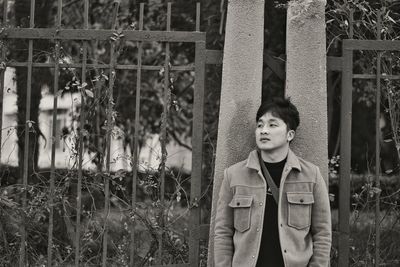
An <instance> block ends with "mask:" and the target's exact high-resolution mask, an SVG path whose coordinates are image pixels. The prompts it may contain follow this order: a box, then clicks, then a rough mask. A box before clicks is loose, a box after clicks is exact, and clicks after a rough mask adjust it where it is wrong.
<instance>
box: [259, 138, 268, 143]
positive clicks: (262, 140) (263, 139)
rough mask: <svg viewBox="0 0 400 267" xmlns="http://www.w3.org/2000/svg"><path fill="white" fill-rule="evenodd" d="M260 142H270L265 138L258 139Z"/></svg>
mask: <svg viewBox="0 0 400 267" xmlns="http://www.w3.org/2000/svg"><path fill="white" fill-rule="evenodd" d="M260 141H261V142H266V141H270V139H269V138H267V137H262V138H260Z"/></svg>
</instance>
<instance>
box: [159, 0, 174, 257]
mask: <svg viewBox="0 0 400 267" xmlns="http://www.w3.org/2000/svg"><path fill="white" fill-rule="evenodd" d="M166 30H167V31H170V30H171V2H168V4H167V29H166ZM169 71H170V44H169V43H168V42H166V43H165V62H164V107H163V114H162V119H161V120H162V123H161V125H162V129H161V166H160V167H161V174H160V200H161V207H162V209H161V214H160V228H161V233H160V236H159V240H158V260H157V262H158V264H161V263H162V251H163V240H162V239H163V236H164V231H163V230H164V212H163V207H164V195H165V162H166V161H167V155H168V152H167V150H166V142H167V140H166V139H167V123H168V109H169V102H170V94H171V92H170V88H169V87H170V80H169V78H170V75H169Z"/></svg>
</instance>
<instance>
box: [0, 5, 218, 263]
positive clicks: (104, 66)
mask: <svg viewBox="0 0 400 267" xmlns="http://www.w3.org/2000/svg"><path fill="white" fill-rule="evenodd" d="M89 2H90V1H89V0H84V5H83V6H84V10H83V12H84V15H83V17H84V27H83V28H82V29H63V26H62V24H61V21H62V20H61V17H62V12H63V11H62V6H63V1H62V0H58V1H57V16H56V18H57V19H56V25H55V28H35V24H34V22H35V0H32V1H31V2H30V3H31V10H30V17H29V28H16V27H5V26H4V25H7V23H8V18H7V13H8V12H7V10H8V1H7V0H4V1H3V4H4V6H3V10H4V12H3V28H2V29H1V33H0V39H1V40H2V41H3V42H7V41H9V40H28V58H27V60H26V61H25V62H16V61H15V60H12V59H7V58H6V50H5V48H4V47H3V49H2V53H1V62H2V65H3V68H2V72H1V81H2V83H1V88H0V92H1V95H0V98H1V101H0V103H1V105H2V106H1V107H0V112H2V111H3V91H4V75H5V71H6V68H8V67H14V68H26V69H27V88H26V92H27V98H26V99H27V101H26V124H25V136H24V138H25V144H26V145H25V149H24V153H23V157H24V160H23V162H24V166H23V177H22V189H23V191H22V192H23V193H22V195H21V199H20V204H21V207H22V210H26V209H27V207H28V204H29V203H28V190H27V188H28V187H29V184H30V183H31V182H30V179H31V177H30V175H29V171H28V161H29V158H28V157H29V155H30V154H29V146H28V145H27V144H29V141H30V140H29V139H30V138H31V137H30V134H29V133H30V131H31V129H30V128H31V126H32V125H31V123H32V121H31V114H30V110H31V92H32V88H31V84H32V73H33V70H34V69H35V68H48V69H52V70H53V72H52V73H54V75H53V77H52V79H53V85H52V88H53V92H52V93H53V96H54V103H53V105H54V106H53V109H52V139H54V140H56V139H57V138H60V137H59V135H60V133H59V132H57V131H58V130H57V129H58V128H57V106H58V96H59V91H60V85H59V83H60V81H59V79H60V77H59V75H60V74H59V73H60V70H61V69H65V68H73V69H75V70H79V72H80V77H81V81H82V83H84V82H85V81H86V80H87V79H88V76H87V73H88V71H90V70H93V69H96V70H105V71H107V73H108V75H107V76H108V77H107V80H108V90H107V94H108V96H107V98H106V101H107V104H106V106H107V108H106V109H107V110H108V112H107V122H108V124H109V125H107V127H106V137H105V143H106V147H107V148H106V152H105V168H104V169H103V170H102V172H103V174H105V175H103V176H100V177H102V179H103V181H102V182H101V183H100V184H103V185H104V188H103V189H102V190H104V210H103V212H104V214H105V215H104V216H105V218H104V225H102V226H101V228H102V229H101V235H100V236H99V238H101V239H102V250H101V254H102V255H101V265H102V266H110V265H112V264H111V263H110V262H109V261H108V259H109V257H110V255H109V252H108V249H107V248H108V247H109V246H110V244H109V243H110V241H109V227H110V226H109V221H108V220H107V216H109V214H110V184H111V182H112V181H111V178H110V175H109V174H110V173H111V170H110V165H111V156H110V155H111V151H110V143H111V135H112V125H111V122H112V121H113V118H112V116H113V115H112V112H110V110H112V107H113V90H114V87H115V85H114V82H115V80H116V79H118V77H117V71H118V70H129V71H136V90H135V99H136V102H135V112H134V114H132V118H131V119H132V121H134V126H133V129H134V131H133V136H134V138H132V140H133V148H134V149H133V151H132V159H131V166H132V177H131V179H132V188H131V191H132V194H131V201H130V207H129V209H130V210H131V212H132V213H133V214H134V212H135V209H137V183H138V147H139V131H140V125H139V123H140V122H139V118H140V110H141V84H142V71H155V72H160V71H162V75H163V83H164V86H163V92H162V94H163V96H162V99H163V111H162V115H161V126H162V127H161V133H160V140H161V143H162V144H161V149H162V151H161V155H162V159H161V164H160V167H159V170H160V176H159V177H160V188H159V194H160V202H159V205H161V206H162V205H164V202H165V201H166V200H165V186H166V185H165V176H166V170H165V169H166V166H165V161H166V159H165V157H166V156H167V151H166V139H167V113H168V108H169V106H168V104H169V103H170V101H171V92H170V89H169V88H170V86H171V73H172V72H176V71H191V72H195V81H194V86H193V87H194V93H193V94H194V96H193V118H192V125H191V129H192V131H191V143H192V166H191V177H190V196H189V198H190V200H189V204H188V210H189V213H190V215H189V221H188V225H189V228H190V229H189V231H188V232H189V233H190V234H189V236H188V249H189V253H188V262H186V263H185V262H184V261H183V262H182V263H179V264H174V265H169V266H198V264H199V256H200V240H207V239H208V225H202V224H201V220H200V207H199V202H200V198H201V194H202V192H201V183H202V168H203V164H202V157H203V123H204V122H203V120H204V119H203V113H204V103H203V102H204V83H205V66H206V64H216V63H218V64H219V63H220V61H221V59H220V53H219V52H218V51H210V50H206V35H205V33H204V32H200V4H199V3H198V4H197V6H196V7H194V8H196V29H194V31H171V3H168V4H167V10H168V11H167V18H166V21H167V23H166V25H167V26H166V29H165V31H146V30H144V28H143V19H144V8H145V6H144V4H143V3H141V4H140V12H139V13H140V14H139V25H138V29H136V30H123V31H117V29H116V22H117V14H118V8H119V1H114V6H113V23H112V28H111V29H103V30H95V29H90V28H89V10H90V3H89ZM116 39H120V40H121V41H122V42H128V41H129V42H135V43H136V44H137V49H138V50H137V55H138V56H137V63H136V64H121V63H118V62H117V58H116V49H117V48H116ZM37 40H48V41H49V42H51V43H52V44H53V45H54V48H53V49H54V55H55V59H56V60H54V62H34V60H33V51H34V43H35V41H37ZM64 41H76V42H81V44H82V48H81V58H80V62H72V63H66V62H62V61H60V60H58V59H59V58H60V54H61V45H62V42H64ZM93 42H108V43H109V45H110V50H109V58H110V62H109V63H99V62H95V61H93V60H92V61H88V51H89V49H90V45H91V43H93ZM145 42H160V43H162V44H163V46H164V49H165V60H164V64H163V65H156V66H155V65H144V64H143V63H142V57H143V44H144V43H145ZM182 42H186V43H192V44H194V47H195V57H194V62H193V63H189V64H187V65H184V66H174V65H171V59H170V45H171V44H173V43H182ZM86 94H90V92H87V91H86ZM87 97H88V95H85V91H83V93H81V100H80V101H81V103H82V104H81V105H84V104H85V101H86V100H85V99H86V98H87ZM86 115H87V114H85V109H83V108H81V109H80V113H79V122H78V125H81V126H82V125H84V121H85V116H86ZM1 117H2V116H1V114H0V118H1ZM0 128H2V121H1V120H0ZM77 134H78V138H77V140H79V143H78V144H76V147H77V159H78V161H77V162H78V164H77V166H76V172H77V178H76V179H77V185H76V190H77V192H76V196H77V198H76V207H75V209H76V218H75V222H74V224H75V225H74V227H73V228H74V229H75V232H74V242H73V250H74V253H73V254H74V260H73V261H72V260H71V261H69V264H71V263H72V262H74V265H75V266H81V265H84V264H85V263H83V262H82V261H81V257H82V247H81V243H82V238H83V234H84V233H83V232H82V213H83V208H82V183H83V181H84V176H85V174H84V168H83V158H84V156H83V154H84V150H85V145H84V142H83V139H84V135H85V133H84V129H83V127H81V128H79V129H78V132H77ZM0 138H1V136H0ZM3 141H4V140H3ZM1 142H2V140H0V143H1ZM55 161H56V142H51V167H50V181H49V195H48V207H49V210H48V212H49V214H48V220H49V221H48V223H49V224H48V225H49V228H48V241H47V261H46V262H47V265H48V266H52V265H53V264H54V262H55V261H54V260H55V255H54V247H55V242H54V240H55V238H57V237H55V236H54V229H55V227H57V225H55V223H54V218H55V209H54V205H55V203H54V201H55V200H54V199H55V197H56V194H57V192H56V181H57V172H56V169H57V168H56V164H55ZM21 216H22V217H21V224H20V229H19V235H20V240H19V244H20V249H19V252H20V253H19V266H26V265H27V264H28V265H30V263H29V259H28V258H27V246H28V245H29V244H28V242H29V241H28V235H30V234H32V233H29V231H28V229H27V228H26V225H25V222H26V215H24V213H22V214H21ZM24 218H25V219H24ZM129 227H131V231H130V233H131V235H130V241H129V242H130V249H129V251H130V253H129V258H130V259H129V263H126V264H127V265H129V266H134V265H136V264H137V262H135V259H136V258H135V254H136V253H137V251H136V247H137V242H139V241H138V240H137V237H136V234H135V222H132V224H131V225H130V226H129ZM160 228H161V230H160V231H159V232H158V235H159V237H160V238H159V239H158V240H159V241H158V253H157V255H158V257H157V258H156V259H155V261H154V264H156V265H162V264H164V263H163V262H162V259H161V258H162V255H163V247H164V244H163V238H162V235H163V226H162V225H160ZM135 244H136V245H135ZM71 255H72V253H71ZM98 264H100V262H99V263H98Z"/></svg>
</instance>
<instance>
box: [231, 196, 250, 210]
mask: <svg viewBox="0 0 400 267" xmlns="http://www.w3.org/2000/svg"><path fill="white" fill-rule="evenodd" d="M252 202H253V197H252V196H235V197H233V199H232V201H231V202H230V203H229V207H231V208H250V207H251V203H252Z"/></svg>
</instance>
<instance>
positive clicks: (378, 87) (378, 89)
mask: <svg viewBox="0 0 400 267" xmlns="http://www.w3.org/2000/svg"><path fill="white" fill-rule="evenodd" d="M376 30H377V33H376V38H377V40H380V39H381V12H380V10H378V12H377V27H376ZM381 60H382V52H381V51H379V52H378V55H377V58H376V100H375V101H376V110H375V183H376V185H375V186H376V187H377V188H380V187H381V186H380V171H381V170H380V169H381V168H380V167H381V160H380V154H381V147H380V139H381V136H380V133H381V129H380V123H379V121H380V115H381V76H382V75H381ZM379 226H380V192H376V196H375V266H376V267H378V266H379V263H380V256H379V254H380V253H379V251H380V241H381V235H380V229H379Z"/></svg>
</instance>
